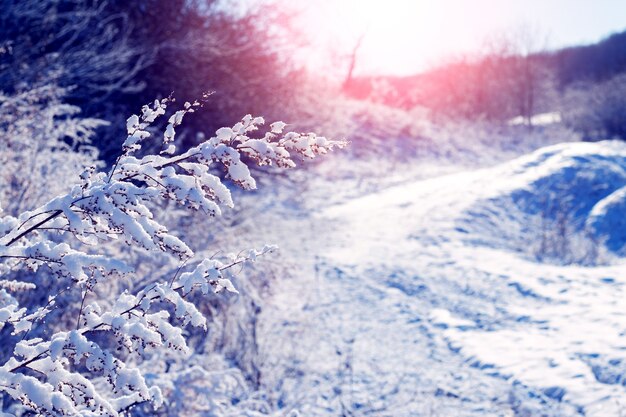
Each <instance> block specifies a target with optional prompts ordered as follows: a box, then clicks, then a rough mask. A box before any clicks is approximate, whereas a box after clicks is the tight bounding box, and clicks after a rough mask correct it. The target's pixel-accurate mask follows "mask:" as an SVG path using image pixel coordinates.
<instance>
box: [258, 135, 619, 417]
mask: <svg viewBox="0 0 626 417" xmlns="http://www.w3.org/2000/svg"><path fill="white" fill-rule="evenodd" d="M445 171H446V170H445V169H442V170H441V172H445ZM398 175H399V176H398ZM398 175H396V177H395V179H394V181H393V184H392V185H388V186H381V187H379V188H378V189H376V190H374V191H372V190H368V191H367V192H364V193H362V195H360V196H355V194H358V193H355V192H354V189H352V190H350V191H349V192H346V194H349V197H346V198H343V199H339V200H342V201H341V202H339V203H337V204H334V205H332V206H331V207H328V206H327V205H324V204H321V203H313V204H312V206H313V207H312V210H313V211H312V213H313V214H312V215H311V216H313V217H314V218H315V219H316V220H317V221H316V222H312V221H310V220H311V219H310V218H308V217H306V216H303V215H302V212H301V211H300V210H297V209H294V208H293V206H292V205H284V206H282V208H280V209H279V211H280V212H281V215H282V216H283V217H284V219H285V223H284V227H281V228H280V229H276V228H271V227H270V228H267V229H266V228H264V229H262V230H263V233H266V234H265V237H266V239H267V240H271V241H273V242H278V243H280V246H281V248H282V249H281V253H280V256H281V258H283V259H284V260H285V261H286V262H289V263H291V264H292V265H293V270H292V273H291V274H290V276H289V277H285V278H284V279H280V280H279V281H278V282H276V283H275V286H276V287H275V289H274V291H273V293H274V296H273V297H272V298H271V299H270V300H268V302H267V307H266V309H265V310H264V313H263V314H262V316H261V320H260V322H261V326H262V328H261V330H260V332H261V333H260V335H261V336H260V339H261V343H260V345H261V349H262V352H261V357H262V358H263V365H262V371H263V375H264V378H265V379H262V381H263V385H264V386H267V387H276V388H275V390H274V392H270V393H269V394H268V395H270V397H271V399H272V400H273V401H275V403H276V404H278V405H279V406H283V407H286V408H288V409H289V408H297V409H298V410H299V412H300V413H301V415H302V416H326V415H343V416H361V415H363V416H365V415H375V416H417V415H420V416H486V415H488V416H577V415H581V416H582V415H585V416H598V417H600V416H621V415H624V414H626V376H625V375H626V338H625V332H626V309H625V308H624V297H625V295H626V294H625V292H624V284H625V283H626V276H624V264H623V261H621V259H620V258H619V255H620V254H622V250H623V248H622V245H623V244H624V242H625V240H626V239H625V237H626V235H625V230H626V229H625V228H624V224H625V221H624V220H623V213H624V211H623V207H624V204H625V202H626V198H625V193H624V190H625V189H622V187H624V186H625V185H626V145H624V144H623V143H616V142H601V143H596V144H589V143H570V144H562V145H554V146H550V147H547V148H544V149H541V150H538V151H536V152H533V153H531V154H529V155H526V156H522V157H520V158H517V159H513V160H510V161H508V162H504V163H501V164H498V165H496V166H492V167H487V168H482V169H471V170H462V171H460V172H455V173H452V174H449V173H448V174H445V175H444V174H441V175H439V174H436V171H435V170H431V171H429V173H427V174H424V173H423V172H422V173H420V168H419V166H417V167H415V170H413V171H410V173H409V171H407V172H405V173H404V178H405V179H404V181H403V180H401V177H402V174H398ZM424 177H425V178H424ZM414 178H420V179H417V180H416V179H414ZM334 186H335V187H337V189H338V188H341V186H346V187H351V186H352V187H355V186H356V185H355V184H351V183H350V182H349V181H344V182H343V183H342V182H341V181H339V182H336V183H334ZM332 187H333V185H331V184H330V183H329V182H327V181H325V180H324V179H323V178H320V179H319V180H318V181H317V184H316V187H312V189H309V191H308V192H307V193H305V197H307V201H314V202H315V201H317V202H321V201H323V200H324V198H322V197H320V196H324V195H327V194H329V193H331V190H333V188H332ZM326 200H328V198H327V199H326ZM257 223H258V224H262V223H263V221H262V220H260V221H259V220H257ZM312 224H315V226H311V225H312Z"/></svg>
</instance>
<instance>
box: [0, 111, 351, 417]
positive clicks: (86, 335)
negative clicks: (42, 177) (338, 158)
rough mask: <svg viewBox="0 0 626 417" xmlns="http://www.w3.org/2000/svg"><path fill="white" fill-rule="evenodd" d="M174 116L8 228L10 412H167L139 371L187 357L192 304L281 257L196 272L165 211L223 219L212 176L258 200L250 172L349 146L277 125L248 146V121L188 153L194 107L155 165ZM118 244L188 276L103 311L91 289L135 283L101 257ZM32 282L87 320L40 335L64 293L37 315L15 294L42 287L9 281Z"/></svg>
mask: <svg viewBox="0 0 626 417" xmlns="http://www.w3.org/2000/svg"><path fill="white" fill-rule="evenodd" d="M171 102H172V100H171V99H164V100H157V101H155V102H154V103H153V104H152V105H150V106H144V107H143V109H142V111H141V114H139V115H133V116H131V117H129V118H128V120H127V126H126V127H127V131H128V137H127V138H126V140H125V141H124V143H123V150H122V154H121V155H120V156H119V157H118V159H117V160H116V162H115V164H114V166H113V167H112V168H111V170H110V171H109V172H99V171H98V170H97V168H96V167H95V166H92V167H90V168H88V169H86V170H85V171H84V172H83V173H82V174H80V177H79V178H80V183H79V184H77V185H74V186H73V187H71V189H70V191H69V192H68V193H66V194H60V195H58V196H56V197H54V198H52V199H50V200H49V201H48V202H47V203H45V204H43V205H41V206H40V207H38V208H36V209H34V210H30V211H26V212H23V213H21V214H19V215H17V216H10V215H7V216H5V217H3V218H0V233H2V236H1V237H0V258H1V261H2V262H1V264H0V273H1V274H2V276H1V277H0V328H3V329H4V330H5V331H6V330H7V329H10V332H11V334H12V335H13V336H15V337H13V338H11V339H10V341H9V342H8V343H11V346H9V347H7V346H5V347H4V349H10V351H11V352H12V353H11V354H10V355H9V356H10V357H9V359H8V360H6V361H5V362H4V363H3V364H2V365H1V366H0V391H3V392H4V393H5V394H7V395H8V396H10V397H11V398H12V400H13V403H12V406H11V407H12V408H11V411H12V412H16V413H22V412H23V411H24V409H26V410H30V411H32V412H33V413H36V414H38V415H52V416H66V415H68V416H69V415H71V416H75V415H80V416H91V415H105V416H117V415H120V414H122V413H125V412H127V411H128V410H130V409H132V408H133V407H134V406H136V405H138V404H143V403H147V402H148V403H151V404H152V405H153V406H154V407H155V408H158V407H159V406H160V404H161V403H162V402H163V401H164V398H163V396H162V394H161V391H160V389H159V388H157V387H156V386H150V385H149V384H148V383H147V381H146V376H145V373H144V372H142V371H141V370H140V366H139V365H140V364H141V362H142V358H145V357H147V356H149V355H151V354H156V353H155V352H158V350H159V349H164V350H167V351H179V352H182V353H185V352H188V351H189V346H188V345H187V343H186V339H185V328H186V327H187V326H192V327H198V328H204V327H206V325H207V323H206V318H205V317H204V315H203V314H202V313H200V311H199V309H198V307H197V306H196V304H194V302H193V301H191V298H190V297H189V295H190V294H191V293H193V292H198V293H201V294H204V295H207V294H209V293H210V292H211V293H220V292H223V291H225V292H233V293H236V292H237V289H236V288H235V286H234V285H233V283H232V282H231V278H232V276H231V274H232V272H231V270H232V267H234V266H236V265H241V264H244V263H247V262H252V261H254V260H255V259H256V258H257V257H258V256H261V255H264V254H266V253H268V252H270V251H272V250H273V249H274V247H273V246H266V247H264V248H263V249H261V250H250V251H249V252H247V253H243V254H240V255H238V256H234V257H231V258H229V259H226V260H218V259H204V260H194V259H193V257H194V252H193V250H192V249H191V248H190V247H189V246H188V244H187V243H185V242H184V241H182V240H181V239H179V238H178V237H177V236H176V234H175V233H174V232H172V231H170V230H168V229H167V228H166V227H165V226H164V225H163V224H162V223H161V222H160V221H159V219H158V216H157V215H156V214H157V213H158V209H159V208H162V207H167V205H165V204H164V203H166V202H168V201H169V202H175V203H176V204H177V205H179V206H182V207H184V208H187V209H189V210H194V211H201V212H203V213H206V214H207V215H211V216H214V215H219V214H220V213H221V210H222V207H224V206H226V207H232V206H233V200H232V196H231V193H230V191H229V189H228V188H227V187H226V186H225V185H224V184H223V182H222V180H221V178H220V177H219V176H217V175H216V174H215V173H214V169H215V167H216V166H221V167H222V168H223V170H224V172H225V177H226V178H227V179H228V180H231V181H232V182H234V183H235V184H237V185H238V186H240V187H241V188H243V189H246V190H250V189H254V188H255V187H256V183H255V180H254V178H253V177H252V176H251V174H250V170H249V167H248V163H250V162H254V163H256V164H258V165H276V166H278V167H283V168H291V167H293V166H295V163H294V156H296V155H299V156H300V157H304V158H313V157H315V156H317V155H321V154H325V153H326V152H328V151H329V150H331V149H332V148H333V147H342V146H344V143H343V142H335V141H330V140H327V139H325V138H323V137H319V136H316V135H315V134H300V133H293V132H288V133H284V128H285V124H284V123H282V122H276V123H273V124H271V125H270V128H269V130H268V131H266V132H265V133H262V134H257V135H256V136H253V135H254V134H255V133H258V132H259V131H260V128H261V126H262V125H263V124H264V120H263V118H260V117H252V116H250V115H248V116H245V117H244V118H243V119H242V120H241V122H239V123H237V124H236V125H235V126H233V127H231V128H222V129H219V130H218V131H217V132H216V134H215V136H213V137H211V138H209V139H207V140H205V141H204V142H202V143H200V144H199V145H197V146H194V147H192V148H189V149H186V150H184V151H179V150H178V149H177V146H176V145H175V144H176V141H175V135H176V128H177V127H178V126H179V125H180V124H181V123H182V121H183V118H184V116H185V115H186V114H187V113H191V112H194V111H196V110H197V109H198V108H199V107H200V106H201V104H200V103H199V102H194V103H185V104H184V106H183V108H182V109H181V110H178V111H176V112H174V113H173V114H172V115H171V116H170V117H169V119H167V123H166V127H165V129H164V132H163V136H162V137H161V138H159V139H158V144H160V145H161V151H160V152H158V153H157V152H150V151H149V149H152V148H151V147H148V146H145V147H144V145H146V144H147V143H148V142H149V141H151V143H152V145H154V143H155V142H154V141H155V140H157V139H155V138H154V137H153V136H154V135H153V133H152V132H154V129H152V128H151V125H152V124H153V123H154V122H155V121H157V119H159V118H160V117H162V116H164V115H165V114H166V113H167V107H168V106H169V105H170V104H171ZM116 241H117V244H118V245H119V246H121V247H124V246H125V245H131V246H133V247H136V248H141V249H142V250H144V251H147V252H161V253H168V254H171V255H173V256H175V257H177V258H178V259H179V260H180V261H181V262H188V263H187V267H186V268H185V269H186V271H185V272H182V273H180V274H179V273H177V274H176V275H174V276H172V277H169V278H167V279H164V280H162V281H160V280H152V281H151V283H150V284H148V285H147V286H146V287H145V288H143V289H141V290H140V291H129V290H123V291H122V290H120V293H119V294H117V295H116V296H114V297H111V298H110V299H108V300H97V301H94V300H93V299H92V298H88V295H89V294H90V293H91V292H93V290H94V287H95V286H96V285H98V284H100V285H107V286H109V287H107V288H111V289H117V288H121V287H120V286H118V285H114V283H115V282H116V279H117V278H119V277H133V276H134V275H133V274H134V272H133V270H132V268H131V267H130V266H129V265H127V263H125V262H124V260H123V257H122V256H111V254H110V253H105V252H104V249H103V247H104V246H103V244H104V243H106V242H113V243H114V242H116ZM25 270H26V271H28V270H30V271H33V272H32V273H33V274H39V273H46V274H49V276H50V277H54V279H55V280H58V281H59V282H61V283H62V287H63V288H62V290H61V292H62V291H69V290H72V289H77V290H78V293H79V294H80V295H81V297H82V300H80V299H79V300H78V301H77V304H80V308H77V309H76V312H75V322H74V323H73V324H72V326H71V327H69V328H65V329H59V330H56V331H55V332H54V333H53V334H45V333H41V332H38V331H36V329H37V324H38V323H40V322H43V321H45V320H46V318H48V317H49V315H50V313H51V312H52V311H53V310H54V309H55V308H56V306H57V302H58V301H57V298H58V297H59V296H60V292H59V294H49V296H48V298H47V301H46V302H45V303H42V304H43V305H41V306H39V307H37V308H32V309H31V308H25V307H22V306H21V305H20V302H19V300H20V294H22V293H24V292H28V291H32V290H33V288H32V287H33V285H32V284H30V283H25V282H22V281H20V280H19V279H17V278H16V279H13V278H11V277H14V276H15V277H19V276H21V275H20V272H23V271H25ZM196 299H197V298H196ZM3 343H4V341H3ZM20 407H21V408H20ZM15 410H17V411H15ZM20 410H21V411H20Z"/></svg>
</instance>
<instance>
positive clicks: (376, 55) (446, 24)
mask: <svg viewBox="0 0 626 417" xmlns="http://www.w3.org/2000/svg"><path fill="white" fill-rule="evenodd" d="M296 1H297V2H298V3H300V2H302V3H301V4H302V7H303V8H304V10H305V15H306V16H307V18H306V20H307V22H306V27H308V29H307V31H310V32H311V34H312V36H313V37H314V38H316V42H317V45H319V47H320V48H322V49H323V48H334V49H343V50H347V49H349V45H351V44H354V42H355V39H357V38H358V36H359V34H361V33H365V37H364V41H363V46H362V48H361V50H360V57H359V60H358V64H357V72H359V73H364V72H367V73H393V74H409V73H414V72H416V71H419V70H420V69H424V68H426V67H428V66H431V65H434V64H436V63H437V62H440V61H441V60H442V59H445V58H446V57H448V56H451V55H454V54H458V53H461V52H464V51H471V50H476V49H478V48H479V47H480V45H482V44H484V40H485V38H486V37H488V36H490V35H493V34H497V33H510V32H512V31H515V30H519V27H520V26H524V25H525V26H528V27H532V28H533V31H534V32H536V33H537V34H538V36H537V38H541V41H540V42H541V43H542V44H546V45H547V46H548V47H549V48H556V47H560V46H566V45H576V44H580V43H590V42H595V41H598V40H600V39H602V38H603V37H605V36H607V35H609V34H611V33H613V32H617V31H621V30H624V29H626V0H310V1H303V0H294V3H295V2H296Z"/></svg>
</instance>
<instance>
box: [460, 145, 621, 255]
mask: <svg viewBox="0 0 626 417" xmlns="http://www.w3.org/2000/svg"><path fill="white" fill-rule="evenodd" d="M486 180H487V181H488V182H489V183H488V184H485V185H486V188H487V189H488V190H490V191H489V192H488V193H487V194H486V196H485V197H484V198H480V199H479V200H478V201H477V202H476V203H474V204H473V205H472V206H471V207H470V208H469V209H468V210H466V212H465V213H464V216H462V218H461V219H460V221H459V228H460V229H461V230H465V231H467V232H472V233H475V235H474V236H472V238H471V239H472V240H473V242H474V243H479V244H486V245H489V246H492V247H499V248H507V249H509V250H514V251H516V252H520V253H524V254H526V255H528V256H531V257H533V258H535V259H537V260H541V261H551V262H556V263H564V264H567V263H586V264H593V263H602V262H605V261H607V260H608V259H610V256H608V255H607V254H606V252H609V253H610V254H614V255H619V256H623V255H624V254H625V253H626V248H625V244H626V221H625V220H624V214H623V213H624V209H625V208H626V189H625V188H624V187H625V186H626V144H624V143H623V142H616V141H605V142H597V143H568V144H560V145H554V146H550V147H547V148H543V149H541V150H538V151H536V152H534V153H532V154H530V155H528V156H524V157H522V158H519V159H517V160H514V161H512V162H510V163H508V164H505V165H503V166H501V167H499V168H498V169H496V170H494V171H493V172H492V175H491V177H490V178H486Z"/></svg>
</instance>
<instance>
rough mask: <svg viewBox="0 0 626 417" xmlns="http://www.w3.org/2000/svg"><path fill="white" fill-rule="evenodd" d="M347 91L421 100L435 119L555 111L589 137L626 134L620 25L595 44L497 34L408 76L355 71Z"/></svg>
mask: <svg viewBox="0 0 626 417" xmlns="http://www.w3.org/2000/svg"><path fill="white" fill-rule="evenodd" d="M347 92H348V94H350V95H351V96H353V97H355V98H360V99H370V100H373V101H377V102H383V103H385V104H388V105H391V106H396V107H402V108H413V107H417V106H420V107H424V108H426V109H428V110H429V111H430V112H431V114H432V116H433V117H435V118H444V119H445V118H452V119H469V120H473V119H483V120H490V121H494V122H507V121H509V120H511V119H513V118H515V117H518V116H521V117H522V118H523V119H524V120H525V121H526V123H527V124H529V125H531V124H532V116H533V115H536V114H540V113H545V112H559V113H560V115H561V117H562V119H563V121H564V122H565V123H566V124H568V125H569V126H570V127H572V128H574V129H576V130H578V131H580V132H581V133H582V134H583V137H585V138H586V139H588V140H597V139H605V138H616V137H617V138H622V139H626V31H625V32H622V33H617V34H614V35H612V36H610V37H608V38H606V39H605V40H603V41H601V42H598V43H596V44H593V45H586V46H575V47H569V48H565V49H560V50H557V51H542V50H541V48H540V47H537V46H536V42H534V39H533V34H528V33H526V34H523V36H517V37H512V38H502V39H499V40H498V41H496V42H493V43H492V44H490V45H486V47H485V51H484V52H483V53H482V54H480V55H477V56H464V57H461V58H457V59H452V60H450V61H448V62H447V63H445V64H443V65H440V66H438V67H436V68H435V69H432V70H429V71H427V72H425V73H422V74H418V75H415V76H408V77H360V78H355V79H353V80H351V82H350V85H349V86H348V87H347Z"/></svg>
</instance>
